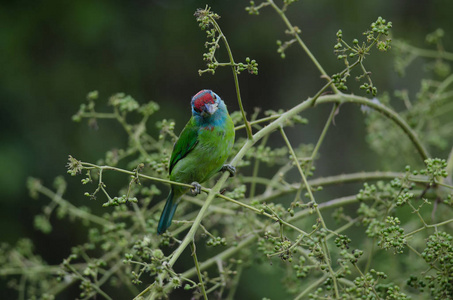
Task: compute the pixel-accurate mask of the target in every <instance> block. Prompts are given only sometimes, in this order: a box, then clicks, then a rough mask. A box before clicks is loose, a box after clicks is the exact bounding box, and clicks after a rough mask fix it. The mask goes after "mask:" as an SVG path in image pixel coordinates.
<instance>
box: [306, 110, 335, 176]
mask: <svg viewBox="0 0 453 300" xmlns="http://www.w3.org/2000/svg"><path fill="white" fill-rule="evenodd" d="M337 109H338V103H335V104H334V105H333V107H332V111H331V112H330V115H329V118H328V119H327V122H326V124H325V125H324V128H323V129H322V132H321V135H320V136H319V139H318V142H317V143H316V146H315V149H313V152H312V154H311V157H310V162H309V164H308V166H307V169H306V170H307V171H310V169H311V167H312V165H313V161H314V160H315V158H316V154H318V151H319V148H320V147H321V144H322V142H323V141H324V138H325V137H326V134H327V130H329V127H330V124H332V121H333V118H334V116H335V114H336V113H337Z"/></svg>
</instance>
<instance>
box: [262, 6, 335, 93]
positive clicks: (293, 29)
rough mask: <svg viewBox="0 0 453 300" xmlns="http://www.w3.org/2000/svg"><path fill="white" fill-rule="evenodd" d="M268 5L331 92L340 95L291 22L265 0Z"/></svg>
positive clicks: (278, 9)
mask: <svg viewBox="0 0 453 300" xmlns="http://www.w3.org/2000/svg"><path fill="white" fill-rule="evenodd" d="M267 2H268V3H270V5H271V6H272V7H273V8H274V10H275V11H276V12H277V14H278V15H279V16H280V17H281V18H282V20H283V22H284V23H285V25H286V27H287V28H288V30H289V32H290V33H291V34H292V35H293V36H294V38H295V39H296V40H297V42H298V43H299V45H300V46H301V47H302V49H303V50H304V51H305V53H306V54H307V55H308V57H309V58H310V59H311V61H312V62H313V63H314V64H315V66H316V68H317V69H318V70H319V72H320V73H321V75H322V77H324V78H326V79H327V80H328V81H329V85H330V86H331V87H332V90H333V91H334V93H335V94H338V93H340V92H339V91H338V89H337V88H336V87H335V85H333V84H332V82H330V81H331V80H330V77H329V75H327V73H326V71H324V68H323V67H322V66H321V64H320V63H319V62H318V60H317V59H316V58H315V56H314V55H313V54H312V53H311V51H310V49H308V47H307V46H306V45H305V43H304V42H303V41H302V39H301V38H300V36H299V34H298V33H297V32H296V30H295V28H294V26H293V25H292V24H291V22H290V21H289V20H288V18H287V17H286V15H285V12H284V11H283V10H281V9H280V8H279V7H278V6H277V5H276V4H275V3H274V1H273V0H267Z"/></svg>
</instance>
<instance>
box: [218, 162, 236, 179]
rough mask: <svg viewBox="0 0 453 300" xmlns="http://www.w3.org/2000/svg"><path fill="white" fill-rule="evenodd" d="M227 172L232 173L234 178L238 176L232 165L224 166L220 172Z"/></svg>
mask: <svg viewBox="0 0 453 300" xmlns="http://www.w3.org/2000/svg"><path fill="white" fill-rule="evenodd" d="M225 171H228V172H230V177H233V176H234V175H235V174H236V168H235V167H233V166H232V165H223V166H222V168H221V169H220V172H225Z"/></svg>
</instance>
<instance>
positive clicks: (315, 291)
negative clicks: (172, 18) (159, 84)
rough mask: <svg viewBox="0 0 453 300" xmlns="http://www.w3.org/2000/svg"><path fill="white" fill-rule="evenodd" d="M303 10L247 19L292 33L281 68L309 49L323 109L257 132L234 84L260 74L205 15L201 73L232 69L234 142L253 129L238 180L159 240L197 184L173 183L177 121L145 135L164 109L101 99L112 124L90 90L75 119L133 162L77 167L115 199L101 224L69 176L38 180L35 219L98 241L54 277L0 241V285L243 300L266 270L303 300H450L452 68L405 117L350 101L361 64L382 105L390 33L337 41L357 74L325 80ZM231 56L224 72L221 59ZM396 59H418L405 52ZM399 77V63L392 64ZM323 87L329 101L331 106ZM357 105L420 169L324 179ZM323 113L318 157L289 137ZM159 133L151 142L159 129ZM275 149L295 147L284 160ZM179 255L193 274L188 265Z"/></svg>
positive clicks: (113, 154) (263, 121)
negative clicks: (299, 20)
mask: <svg viewBox="0 0 453 300" xmlns="http://www.w3.org/2000/svg"><path fill="white" fill-rule="evenodd" d="M293 2H295V1H283V4H282V6H281V7H279V6H277V5H276V4H275V3H274V2H273V1H271V0H268V1H264V2H262V3H261V4H259V5H256V4H255V3H254V2H253V1H252V2H251V3H250V6H249V7H247V8H246V9H247V11H248V12H249V13H250V14H253V15H257V14H259V12H260V11H261V9H264V8H272V9H273V10H274V11H275V12H276V13H277V15H278V16H279V17H280V18H281V19H282V20H283V21H284V23H285V25H286V26H287V31H286V33H287V34H289V35H290V36H291V39H290V40H289V41H287V42H284V43H283V42H281V41H279V42H277V44H278V45H279V48H278V50H277V52H278V53H279V54H280V56H281V57H282V58H284V57H285V50H286V49H287V48H288V47H289V46H291V45H293V46H299V47H300V48H301V49H302V50H303V51H304V52H305V53H306V54H307V55H308V56H309V57H310V59H311V61H312V62H313V63H314V64H315V66H316V67H317V69H318V70H319V72H320V73H321V77H322V80H325V82H323V83H321V84H320V88H319V90H318V92H317V93H316V94H315V95H313V97H311V98H309V99H307V100H306V101H303V102H301V103H299V104H297V105H296V106H294V107H292V108H289V109H287V110H277V111H265V112H264V113H262V112H261V110H260V109H256V110H255V112H254V113H253V114H251V115H249V119H247V114H246V113H245V111H244V109H243V107H242V102H241V96H240V89H239V81H238V80H237V76H238V74H240V73H241V72H243V71H248V72H249V73H251V74H255V75H257V74H258V69H257V67H258V64H257V62H256V61H255V60H253V59H250V58H246V59H245V63H236V62H235V61H234V59H233V55H232V51H231V49H230V47H229V45H228V42H227V39H226V37H225V35H224V34H223V32H222V31H221V29H220V26H219V24H218V23H217V20H218V19H219V18H220V16H219V15H218V14H216V13H214V12H212V11H211V10H210V8H208V7H206V8H205V9H199V10H197V11H196V13H195V16H196V20H197V22H198V23H199V26H200V28H201V29H202V30H204V31H205V32H206V35H207V39H208V41H207V42H206V44H205V46H206V48H207V53H205V54H204V55H203V60H204V61H205V62H206V64H207V69H205V70H200V71H199V74H200V75H202V74H204V73H211V74H214V73H215V72H216V71H218V68H219V67H224V66H227V67H231V69H232V71H233V77H234V79H235V87H236V91H237V100H238V104H239V111H238V112H233V113H232V118H233V120H234V122H235V125H236V130H237V131H241V130H242V129H246V130H247V136H246V137H243V138H238V140H237V141H236V143H235V147H234V154H235V155H234V157H232V158H231V164H232V165H233V166H236V167H237V168H238V169H239V172H238V174H237V175H236V177H233V178H231V179H228V178H229V174H223V175H221V176H220V178H217V179H211V180H210V181H209V182H208V183H206V185H205V186H204V187H202V192H203V193H205V194H206V195H202V196H199V197H193V196H190V195H185V196H184V197H183V201H182V203H181V204H180V207H179V209H178V212H177V215H176V220H175V221H174V224H173V225H172V227H171V228H170V230H168V231H167V232H166V233H164V234H163V235H161V236H159V235H157V234H156V227H157V221H158V219H159V216H160V213H161V210H162V207H163V202H164V200H165V199H163V198H164V197H163V194H165V193H166V192H167V187H166V186H167V185H168V184H179V185H183V186H188V187H190V185H188V184H182V183H175V182H171V181H169V180H168V175H167V173H168V160H169V156H170V154H171V149H172V145H173V144H174V142H175V140H176V139H177V135H176V134H175V133H174V128H175V122H174V121H172V120H166V119H163V120H159V121H157V122H155V123H154V124H150V123H151V122H150V116H155V117H157V112H158V111H159V105H158V104H157V103H156V102H153V101H150V102H148V103H145V104H140V101H137V100H135V99H134V98H133V97H131V96H129V95H126V94H123V93H118V94H115V95H113V96H111V97H110V98H109V99H108V100H107V101H105V102H107V103H108V105H109V106H110V109H109V112H100V111H98V110H97V107H96V105H97V103H98V102H99V101H103V100H101V99H102V97H101V95H100V93H98V92H97V91H93V92H90V93H89V94H88V95H87V99H86V102H85V103H83V104H81V106H80V109H79V111H78V112H77V113H76V114H75V115H74V116H73V120H74V121H77V122H79V121H82V120H88V123H89V124H90V126H92V127H97V126H104V123H107V124H109V122H112V121H113V122H118V123H119V124H120V125H121V127H122V129H123V130H124V131H125V133H126V134H127V136H128V141H127V143H126V144H125V145H123V149H113V150H109V151H107V153H106V154H105V157H103V158H100V159H99V161H98V162H96V163H91V162H85V161H83V160H79V159H76V158H74V157H72V156H71V155H69V159H68V163H67V168H68V173H69V174H70V175H71V176H74V177H78V178H80V177H81V176H82V177H83V178H82V179H81V184H82V185H83V186H84V187H85V188H86V190H87V192H86V193H85V196H87V198H88V199H90V200H96V199H101V200H102V201H104V202H103V204H101V203H99V207H101V206H102V209H103V213H95V212H92V211H90V210H88V209H87V208H85V207H82V206H77V205H76V204H75V203H77V202H76V201H75V200H74V199H73V198H75V196H74V195H66V194H68V193H66V191H67V183H66V181H65V180H64V178H63V177H61V176H59V177H57V178H56V180H55V182H54V187H53V189H49V188H47V187H45V186H44V185H42V184H41V182H40V181H39V180H37V179H34V178H30V179H29V180H28V182H27V186H28V189H29V191H30V195H31V196H32V197H33V198H37V197H38V196H40V195H44V196H46V197H47V198H49V199H50V200H51V201H50V203H49V204H48V205H46V206H45V207H44V208H43V211H42V213H41V214H39V215H37V216H36V217H35V227H36V228H37V229H39V230H40V231H42V232H43V233H45V234H50V233H51V232H52V230H53V226H54V225H53V223H52V216H53V215H55V216H57V217H58V218H66V219H69V220H70V221H71V222H75V223H77V224H78V226H83V227H84V228H86V233H87V235H86V238H85V242H84V243H81V244H80V245H78V246H75V247H73V248H72V249H71V254H70V255H69V256H68V257H67V258H66V259H64V260H63V262H62V263H61V264H60V265H55V266H53V265H48V264H47V263H46V262H45V261H44V260H43V259H42V258H40V256H38V255H37V254H36V253H35V251H34V247H33V245H32V243H31V242H30V241H29V240H27V239H24V240H21V241H19V242H18V243H17V245H15V246H10V245H6V244H2V245H1V246H0V263H1V265H2V269H1V270H0V275H2V276H4V277H7V278H8V279H9V286H10V287H11V288H13V289H16V290H18V292H19V294H20V295H22V298H27V299H28V298H29V299H57V298H58V295H59V294H60V293H61V292H62V291H64V290H66V289H67V288H69V287H70V286H71V285H73V284H75V283H76V284H77V285H78V287H79V290H80V295H79V298H81V299H94V298H96V299H97V298H104V299H114V298H116V295H118V293H121V294H127V295H128V296H127V297H128V298H131V297H135V299H158V298H166V297H169V295H170V294H171V293H172V292H173V291H174V290H175V289H179V290H183V291H186V293H187V295H189V294H190V296H187V298H189V297H193V298H194V299H200V298H204V299H207V298H208V297H210V298H211V297H217V298H219V299H220V298H221V299H223V298H227V299H234V297H235V291H236V289H237V287H238V286H239V285H240V284H241V281H240V280H241V273H242V271H243V270H244V269H246V268H256V267H257V266H259V265H267V264H269V263H271V264H272V268H275V269H276V270H279V271H281V272H283V273H284V274H285V276H283V277H282V285H284V286H285V287H286V289H287V291H288V293H289V294H291V295H292V296H293V298H295V299H307V298H309V299H409V298H410V297H414V298H417V299H431V298H434V299H448V298H451V297H453V294H452V290H453V287H452V274H453V245H452V240H453V238H452V236H451V235H450V234H448V233H447V232H448V231H449V230H451V228H452V227H451V226H452V224H453V218H452V217H451V216H452V209H453V200H452V194H453V185H452V183H451V174H452V173H453V150H450V149H451V147H452V145H451V140H452V135H453V132H452V131H451V130H442V128H443V126H445V124H447V125H448V124H451V118H450V119H448V113H449V112H451V108H450V106H448V104H447V103H448V100H449V99H451V84H452V83H453V75H450V74H445V73H446V72H448V71H449V69H447V68H443V71H442V72H440V73H441V74H443V75H444V79H440V80H439V81H432V80H430V81H424V82H423V83H422V88H421V92H420V94H419V95H418V96H417V97H416V98H417V99H416V100H415V101H410V99H409V96H408V94H407V93H406V92H404V91H398V92H397V93H396V94H395V97H396V98H398V99H400V100H402V101H403V103H404V104H405V108H404V110H402V111H400V112H396V111H395V109H392V107H391V104H392V103H393V101H394V100H392V99H390V98H391V96H389V93H387V94H384V95H383V96H382V97H381V98H380V99H377V98H374V99H368V98H365V97H360V96H355V95H350V94H345V93H342V92H340V91H345V90H347V86H346V83H347V78H348V77H349V76H350V72H351V71H352V69H353V68H355V67H360V68H359V69H360V71H359V75H358V76H357V78H356V79H357V80H358V81H365V82H364V83H362V84H361V88H362V89H364V90H365V91H366V93H367V94H371V95H373V96H375V95H376V93H377V87H376V86H375V85H374V84H373V83H372V81H371V77H370V74H371V73H370V72H369V71H368V69H366V68H365V66H364V59H365V57H366V56H367V55H369V54H370V52H371V49H372V48H373V47H374V46H376V47H377V49H378V50H381V51H387V50H389V49H390V39H389V38H388V36H389V30H390V28H391V27H392V24H391V22H387V21H386V20H385V19H383V18H381V17H379V18H378V19H377V20H376V21H375V22H373V23H372V24H371V26H370V28H369V29H368V30H366V31H365V32H364V36H365V40H364V41H363V42H359V40H358V39H354V40H353V41H352V46H350V45H349V44H348V43H346V42H345V41H344V39H343V32H342V31H341V30H340V31H338V32H337V44H336V45H335V47H334V48H335V54H336V55H337V58H339V59H340V60H343V61H344V63H345V66H346V68H345V69H343V70H342V71H340V72H338V73H336V74H334V75H332V76H328V74H327V73H326V72H325V71H324V69H323V68H322V66H321V64H320V63H319V62H318V61H317V60H316V58H315V57H314V55H313V54H312V53H311V52H310V51H309V50H308V48H307V47H306V45H305V43H304V42H303V41H302V38H301V37H300V33H301V30H300V29H299V28H298V27H295V26H293V25H291V23H290V22H289V19H288V18H287V15H286V11H287V9H288V8H289V7H292V6H290V5H291V4H292V3H293ZM442 36H443V31H436V32H435V33H434V34H431V35H429V36H428V38H427V40H428V41H429V42H430V43H437V44H438V43H439V42H440V40H441V38H442ZM392 43H393V42H392ZM221 45H223V46H224V48H225V51H226V52H227V53H228V56H229V60H228V62H224V63H222V62H219V60H218V59H217V55H218V53H217V51H218V49H220V46H221ZM404 45H406V46H404ZM405 47H406V48H405ZM396 48H398V49H400V51H403V50H404V51H409V52H410V51H412V52H411V53H414V55H419V54H420V52H417V51H416V50H414V49H415V48H411V46H408V45H407V44H402V43H401V42H398V43H397V47H396ZM401 49H403V50H401ZM350 60H353V62H350ZM405 64H407V62H405ZM401 66H402V63H401V60H400V61H399V62H398V60H397V67H401ZM316 76H318V75H317V74H316ZM377 76H378V74H377ZM323 84H324V86H323ZM328 89H330V90H331V93H325V91H326V90H328ZM397 101H399V100H397ZM347 103H354V104H358V105H361V107H362V111H364V113H365V124H366V126H367V128H368V140H369V142H370V145H371V148H373V149H374V150H375V151H376V152H377V153H380V154H384V155H383V156H385V158H383V160H384V159H395V157H397V158H398V160H399V161H400V162H402V163H404V164H405V165H406V164H407V162H408V161H410V162H411V166H409V165H407V166H405V165H403V166H399V163H393V164H392V165H391V167H392V168H391V170H392V171H393V172H386V171H385V169H386V168H385V167H384V164H383V163H382V164H378V166H379V167H382V171H376V172H361V173H350V174H345V175H339V176H329V177H319V175H318V171H317V167H318V166H319V165H321V164H322V156H320V149H321V145H322V144H323V143H324V142H325V138H326V133H327V132H328V130H329V128H330V125H331V123H332V122H333V120H334V117H335V115H336V114H338V113H340V112H339V110H338V108H339V105H340V104H347ZM322 104H330V105H332V111H331V113H330V115H329V116H328V117H327V118H326V123H325V126H324V129H323V130H322V132H321V134H320V135H319V137H318V140H317V142H316V144H314V145H313V144H303V143H302V144H299V143H298V142H296V139H294V138H292V137H291V135H287V132H289V131H290V129H289V128H290V127H291V130H294V129H295V130H304V128H305V127H304V126H307V124H308V121H307V120H306V119H305V118H303V117H301V115H300V113H302V112H303V111H306V110H307V111H308V110H310V109H313V108H314V107H315V106H317V105H322ZM449 109H450V110H449ZM261 115H262V116H261ZM104 119H107V120H110V121H109V122H106V121H104ZM445 122H447V123H445ZM448 122H450V123H448ZM98 123H99V124H101V125H99V124H98ZM152 126H154V127H153V129H155V130H150V127H152ZM151 132H154V133H151ZM270 137H271V138H273V139H278V140H279V141H280V142H281V144H283V145H284V146H281V145H280V146H279V147H275V146H274V145H275V144H274V143H270V142H269V141H270ZM296 143H297V144H296ZM432 148H435V149H438V150H439V149H440V150H449V151H450V154H449V157H448V158H447V159H441V158H435V157H432V156H431V155H429V152H428V150H432ZM442 154H443V155H444V156H447V154H446V153H445V152H442ZM246 166H250V168H246ZM241 167H242V168H243V169H242V170H241V169H240V168H241ZM264 168H269V169H271V170H273V172H274V173H273V175H272V176H265V175H264V174H266V173H265V172H263V169H264ZM108 173H115V174H119V175H120V176H121V178H122V179H121V180H122V182H123V184H122V186H121V187H116V186H111V184H110V182H109V178H108V177H106V174H108ZM227 173H228V172H227ZM313 176H318V177H316V178H315V179H312V177H313ZM227 180H228V183H227ZM363 181H364V183H363V188H362V189H360V190H359V191H358V192H357V193H356V194H353V195H343V194H341V191H340V192H338V193H336V194H335V195H336V196H331V194H325V193H323V191H322V190H323V188H324V187H327V186H334V187H337V186H339V185H341V184H346V183H351V182H352V183H356V182H363ZM208 187H209V188H208ZM65 193H66V194H65ZM112 195H115V196H112ZM326 195H330V196H328V197H330V198H326ZM67 197H70V198H71V199H69V198H67ZM200 198H201V199H202V200H201V199H200ZM88 199H86V201H88ZM96 203H97V202H96ZM200 207H201V208H200ZM188 246H190V251H189V249H187V248H188ZM186 249H187V250H186ZM184 251H186V252H187V254H188V255H190V257H191V260H193V263H190V264H187V262H185V263H182V255H183V253H184ZM262 296H263V297H264V296H266V295H262ZM284 296H286V295H284ZM284 296H282V298H283V297H284ZM170 297H171V296H170ZM263 299H264V298H263Z"/></svg>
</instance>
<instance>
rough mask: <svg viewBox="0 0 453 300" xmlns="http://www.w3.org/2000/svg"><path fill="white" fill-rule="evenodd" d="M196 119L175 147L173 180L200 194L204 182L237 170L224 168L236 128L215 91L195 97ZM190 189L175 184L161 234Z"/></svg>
mask: <svg viewBox="0 0 453 300" xmlns="http://www.w3.org/2000/svg"><path fill="white" fill-rule="evenodd" d="M191 106H192V117H191V118H190V120H189V122H188V123H187V124H186V126H185V127H184V129H183V131H182V132H181V134H180V136H179V139H178V140H177V141H176V143H175V145H174V146H173V152H172V154H171V159H170V164H169V174H170V180H172V181H176V182H180V183H187V184H191V185H193V186H194V189H193V190H194V191H195V192H196V193H198V194H199V193H200V191H201V186H200V183H203V182H205V181H206V180H208V179H209V178H211V176H213V175H214V174H216V173H217V172H219V171H229V172H230V174H231V175H234V173H235V171H236V170H235V168H234V167H233V166H230V165H224V163H225V161H226V159H227V158H228V156H229V155H230V152H231V149H232V148H233V144H234V125H233V121H232V120H231V117H230V115H229V114H228V110H227V108H226V105H225V103H224V102H223V100H222V99H221V98H220V97H219V96H218V95H217V94H216V93H214V92H213V91H211V90H202V91H200V92H198V93H197V94H196V95H195V96H193V97H192V101H191ZM188 190H189V188H187V187H183V186H176V185H172V186H171V190H170V193H169V195H168V198H167V202H166V203H165V207H164V210H163V211H162V215H161V216H160V220H159V225H158V227H157V233H158V234H162V233H164V232H165V230H167V228H168V227H170V225H171V220H172V219H173V215H174V214H175V211H176V207H177V206H178V204H179V202H180V200H181V197H182V195H184V194H185V193H186V192H187V191H188Z"/></svg>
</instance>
